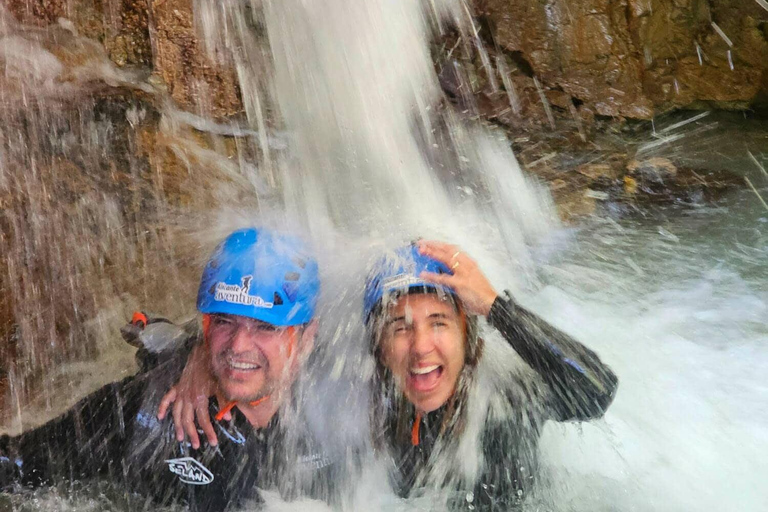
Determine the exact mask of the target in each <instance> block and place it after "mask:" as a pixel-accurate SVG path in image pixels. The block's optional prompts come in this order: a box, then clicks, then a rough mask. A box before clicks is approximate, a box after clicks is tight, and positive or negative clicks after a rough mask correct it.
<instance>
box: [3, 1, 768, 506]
mask: <svg viewBox="0 0 768 512" xmlns="http://www.w3.org/2000/svg"><path fill="white" fill-rule="evenodd" d="M195 13H196V23H197V28H198V31H199V33H200V34H201V37H202V38H203V40H204V41H205V43H206V48H207V51H209V52H210V54H211V55H212V56H214V57H217V56H225V58H226V59H227V60H229V61H231V62H233V63H234V65H235V69H236V72H237V77H238V82H239V84H240V88H241V91H242V96H243V102H244V106H245V111H246V119H245V120H244V121H243V123H241V124H219V123H216V122H214V121H213V120H212V119H208V118H207V117H206V115H205V112H203V115H202V116H197V115H192V114H189V113H183V112H180V111H179V110H177V109H175V108H174V107H173V106H171V103H169V102H168V101H167V100H166V99H165V98H164V96H163V92H162V91H160V90H157V89H156V88H155V87H154V86H153V85H152V82H151V81H150V80H147V79H146V77H143V76H140V75H131V74H127V73H125V72H122V71H120V70H117V69H116V68H114V66H113V65H112V64H111V63H110V62H109V60H108V59H107V58H106V56H105V55H104V53H103V51H102V50H99V49H98V45H96V46H94V45H93V44H92V42H90V41H89V40H87V39H85V38H82V37H80V36H78V35H77V34H74V33H72V32H71V30H70V29H69V28H68V27H67V26H66V23H63V24H62V25H61V26H55V27H49V28H48V29H30V28H28V27H22V26H19V25H16V24H15V23H14V22H13V21H12V20H11V19H10V18H9V17H8V16H7V15H4V16H3V19H2V30H3V32H2V34H1V35H2V39H0V56H1V57H2V59H3V61H4V62H5V68H6V76H5V80H6V82H4V83H3V88H2V94H3V97H2V99H1V101H2V111H0V115H2V116H3V119H2V123H0V141H2V154H0V202H3V206H4V210H3V213H2V215H0V227H2V229H3V233H4V237H3V238H2V239H0V248H1V249H2V251H3V255H4V256H5V263H6V265H7V266H8V268H7V272H6V273H5V274H4V275H8V276H11V277H12V279H11V280H10V282H7V283H6V282H2V281H0V286H1V287H2V289H3V291H4V293H3V295H4V297H11V298H12V300H11V301H10V302H9V303H8V304H6V303H4V302H0V306H2V308H7V309H8V310H10V311H11V312H12V314H13V317H14V318H15V324H14V328H13V329H14V330H13V333H12V334H11V335H10V339H12V340H14V343H13V351H12V353H11V354H8V355H7V356H4V357H13V359H14V361H15V364H14V365H13V366H12V367H10V370H9V371H10V374H9V375H8V376H7V377H6V380H7V382H8V393H9V396H10V397H11V398H10V402H9V403H10V404H11V405H10V406H8V407H7V408H6V411H5V413H6V415H7V416H8V417H9V418H8V426H9V427H10V428H11V429H15V430H18V429H20V428H23V427H28V426H29V425H30V424H34V421H35V419H33V418H32V417H31V416H35V415H36V416H38V418H36V419H37V421H40V418H41V417H44V416H46V415H47V416H51V415H53V414H55V413H56V412H58V411H60V410H61V408H62V407H63V406H65V405H66V404H67V403H71V401H72V399H75V398H77V397H78V396H82V395H83V394H84V393H85V392H86V390H87V389H93V388H95V387H97V386H99V385H100V384H102V383H103V382H106V381H107V380H109V379H113V378H114V377H115V376H116V375H127V374H129V373H130V372H131V371H132V366H131V363H130V357H131V354H130V351H129V350H127V347H125V346H123V345H122V344H121V343H120V342H118V341H115V340H116V339H117V338H118V335H117V333H116V330H115V328H116V327H117V326H118V325H119V323H120V322H121V321H122V320H123V319H124V317H125V315H126V312H127V311H130V309H131V308H136V307H144V308H148V309H152V310H155V311H159V312H163V313H165V314H167V315H168V316H171V317H173V318H176V319H179V320H181V319H183V318H185V317H188V316H190V315H191V314H192V304H193V296H192V293H193V292H194V288H195V281H196V279H197V272H198V271H199V268H200V261H201V258H202V257H204V254H205V253H207V251H208V250H209V249H210V247H211V244H212V243H213V241H214V240H215V239H216V238H218V237H220V236H221V234H223V233H225V232H226V231H227V230H228V229H230V228H232V227H234V226H238V225H242V224H247V223H254V222H259V223H267V224H273V225H280V226H286V225H288V226H291V227H292V228H294V229H297V230H300V231H302V232H304V233H305V234H306V235H307V236H308V237H309V238H310V239H311V240H312V241H313V242H314V243H315V246H316V248H317V253H318V255H319V259H320V262H321V265H322V268H323V269H324V271H323V272H324V283H325V285H324V297H323V306H322V318H323V319H324V320H323V327H322V332H321V334H320V341H321V343H319V345H324V347H320V352H319V355H318V358H317V364H316V366H315V368H314V369H313V372H314V373H313V375H312V379H310V381H311V384H312V387H310V388H309V389H308V390H306V392H307V393H317V394H319V395H321V396H323V397H324V398H325V401H323V400H318V401H317V402H316V403H314V404H310V406H308V408H309V411H308V415H309V416H310V417H311V418H314V423H315V425H314V427H315V428H316V429H317V430H318V431H319V432H320V434H321V435H326V436H327V437H328V441H329V443H330V442H332V439H331V438H332V437H333V438H335V440H336V441H335V442H336V443H339V444H344V443H345V442H347V441H348V440H349V439H360V438H362V437H364V436H365V431H366V425H365V423H364V421H362V420H360V419H359V418H360V417H361V416H365V415H364V414H360V412H359V411H360V408H361V407H364V396H362V395H361V394H360V393H359V389H361V386H360V383H364V382H365V379H366V377H367V373H366V372H369V371H370V361H367V359H366V357H365V351H364V350H363V347H362V346H361V345H362V344H361V343H359V341H360V339H361V338H362V326H361V325H360V320H359V304H360V294H361V291H360V290H359V288H360V286H359V284H360V283H362V282H363V276H364V268H365V266H366V265H367V264H368V263H369V262H370V258H371V257H372V256H373V255H375V254H377V253H378V251H380V250H381V249H382V248H383V247H387V246H391V245H392V244H396V243H402V242H403V241H405V240H409V239H413V238H415V237H418V236H427V237H438V238H442V239H446V240H450V241H455V242H458V243H461V244H462V246H463V247H464V248H465V249H466V250H467V251H468V252H470V253H471V254H473V255H474V256H475V257H476V258H477V259H478V260H479V262H480V263H481V265H482V266H483V268H484V269H485V270H486V271H487V273H488V274H489V275H490V276H491V277H492V278H493V280H494V282H495V283H497V285H498V287H499V288H510V289H511V290H512V291H513V292H514V293H515V294H516V295H517V296H518V297H519V298H520V300H521V302H523V303H525V304H526V305H529V306H530V307H532V308H533V309H534V310H535V311H537V312H539V313H541V314H542V315H543V316H544V317H545V318H547V319H548V320H550V321H552V322H553V323H555V324H556V325H558V326H560V327H562V328H564V329H565V330H567V331H568V332H571V333H573V334H575V335H576V336H577V337H578V338H579V339H581V340H583V341H584V342H585V343H586V344H587V345H589V346H590V347H591V348H593V349H595V350H596V351H597V352H598V353H599V354H600V355H601V357H602V358H603V359H604V360H605V361H606V362H608V363H609V364H610V365H611V366H612V367H614V369H615V370H616V372H617V373H618V375H619V377H620V379H621V385H620V390H619V394H618V396H617V398H616V402H615V404H614V405H613V407H612V408H611V409H610V410H609V412H608V414H607V415H606V417H605V419H604V420H600V421H597V422H592V423H589V424H585V425H582V426H577V425H550V426H548V428H547V429H546V431H545V433H544V437H543V440H542V446H541V450H542V455H543V457H544V461H545V468H544V474H543V475H542V476H543V478H542V482H541V487H542V490H541V491H540V493H539V494H540V497H539V498H538V499H539V500H540V502H537V503H534V504H532V505H531V508H532V509H533V510H536V509H537V507H543V508H544V509H546V510H563V511H565V510H569V511H570V510H576V511H582V510H583V511H587V510H590V511H591V510H606V511H608V510H622V511H624V510H653V511H666V510H713V511H714V510H716V511H720V510H761V509H763V508H764V507H765V505H766V504H768V494H767V493H766V491H765V490H764V489H765V487H764V484H763V482H764V479H765V476H767V475H768V467H766V464H765V463H764V462H763V461H761V460H759V458H758V457H756V456H755V454H758V453H765V452H766V451H768V437H767V436H766V435H765V431H764V429H763V427H762V425H763V424H764V423H765V421H768V416H767V414H768V412H767V411H768V396H767V393H766V388H765V386H764V385H762V384H761V379H762V375H764V372H765V370H766V369H768V353H766V350H765V346H766V344H765V342H766V341H768V332H767V331H766V327H765V326H766V318H768V291H767V290H766V287H765V279H764V276H765V275H766V263H765V262H766V258H765V256H766V251H768V241H767V239H766V236H765V234H764V231H765V225H766V222H768V215H767V214H766V212H764V211H762V210H760V207H759V204H758V203H756V201H755V199H754V196H753V195H750V194H752V192H751V191H747V192H745V193H738V194H735V195H734V196H732V197H729V198H728V199H727V200H726V201H725V202H724V203H723V204H719V205H717V206H715V207H704V208H693V209H692V210H691V211H690V212H688V213H685V214H681V213H670V214H667V213H664V214H662V215H661V216H660V217H653V218H647V219H640V220H637V219H634V220H632V219H627V220H619V221H616V220H612V219H595V220H593V221H592V222H589V223H587V224H586V225H584V226H582V227H580V228H571V229H566V228H562V227H560V226H559V225H558V223H557V222H556V221H555V220H554V216H553V213H552V206H551V201H550V199H549V198H548V196H547V194H546V193H545V192H543V189H542V187H541V186H539V185H538V184H537V183H535V181H534V180H531V179H530V178H528V177H526V176H525V175H523V174H522V172H521V171H520V168H519V166H518V165H517V163H516V160H515V158H514V155H513V154H512V153H511V151H510V149H509V144H508V141H506V140H505V138H504V136H503V134H500V133H497V132H495V131H493V130H490V129H488V128H487V127H485V126H481V125H478V124H476V123H474V122H472V121H470V120H468V119H465V118H464V117H463V116H462V115H461V113H458V112H455V111H453V109H452V107H451V106H450V105H449V104H448V103H447V102H446V100H445V98H444V97H443V94H442V92H441V90H440V88H439V86H438V83H437V77H436V75H435V72H434V69H433V64H432V58H431V56H430V54H429V46H428V44H429V41H430V40H431V38H433V37H435V36H436V35H437V34H438V33H439V32H440V30H444V29H445V27H448V26H451V27H455V28H456V30H458V31H459V33H461V34H462V35H463V38H464V44H467V45H477V44H480V43H479V41H478V38H477V37H476V28H475V27H474V26H473V25H472V23H471V20H470V19H469V18H468V17H467V11H466V9H465V8H464V6H463V5H461V4H460V3H459V2H458V0H456V1H453V0H437V1H432V2H426V1H425V2H421V1H416V0H402V1H398V2H390V1H385V0H368V1H365V2H362V1H342V0H325V1H321V2H305V1H299V0H283V1H264V2H259V1H256V0H253V1H250V2H246V1H232V0H224V1H221V2H207V1H204V0H198V1H197V2H196V5H195ZM713 27H714V28H715V29H718V28H719V27H717V26H716V25H714V23H713ZM56 47H67V48H74V47H77V48H80V49H81V51H82V52H83V53H82V56H83V57H85V58H83V59H78V60H76V62H78V63H84V64H82V65H80V67H76V68H75V69H76V70H77V71H78V72H77V73H72V74H71V77H70V78H63V75H64V74H66V72H67V71H68V70H71V68H72V66H73V65H72V64H71V61H67V60H66V59H65V57H64V56H63V55H61V54H58V55H57V54H56V53H55V51H54V49H55V48H56ZM480 50H482V49H480ZM480 54H481V55H483V54H484V53H483V51H481V52H480ZM104 90H108V91H110V93H112V94H115V95H118V94H127V95H130V96H131V97H132V98H139V99H135V100H132V103H131V105H130V106H129V107H128V108H126V107H125V105H124V103H120V102H118V101H110V100H109V96H108V95H107V96H106V99H104V96H103V91H104ZM96 93H99V94H101V96H97V95H96ZM96 97H99V98H101V99H98V100H97V99H94V98H96ZM73 98H75V99H76V101H78V102H81V104H80V105H78V107H77V108H74V109H73V108H71V105H69V104H68V103H69V102H71V101H72V99H73ZM158 105H159V106H158ZM153 115H157V116H158V117H159V119H149V117H151V116H153ZM148 116H149V117H148ZM120 118H125V119H126V120H127V122H128V126H129V128H126V126H125V123H123V124H120V123H116V122H115V119H120ZM152 123H156V124H154V125H153V124H152ZM150 126H157V130H156V131H152V129H151V128H150ZM681 126H682V125H681ZM662 132H663V129H662ZM663 133H664V134H665V139H664V143H663V144H657V143H656V142H657V141H654V142H649V143H647V145H646V146H645V147H644V151H645V152H653V153H654V155H657V154H662V155H663V154H664V153H663V151H680V152H681V153H682V154H685V151H686V149H685V148H682V149H681V146H680V144H681V143H683V142H685V141H686V140H690V139H687V138H686V134H685V133H683V132H680V131H675V129H671V128H670V130H669V132H668V133H667V132H663ZM688 133H689V134H690V132H688ZM717 140H718V141H719V143H721V144H722V143H723V141H724V140H725V139H724V138H721V139H717ZM763 142H764V141H763ZM710 149H711V148H709V147H708V148H707V151H709V150H710ZM747 149H752V151H753V153H755V154H756V155H759V156H758V158H759V159H761V160H760V161H761V162H764V161H765V158H764V153H765V151H766V145H760V143H759V141H757V139H756V142H755V144H754V145H752V146H750V147H745V148H744V151H746V150H747ZM659 152H662V153H659ZM707 154H709V153H707ZM744 154H746V152H744ZM137 155H139V156H137ZM62 162H71V163H72V165H73V166H75V167H76V168H77V172H74V171H73V172H72V173H71V175H72V176H78V180H81V181H73V180H71V179H69V176H70V175H67V178H68V179H64V177H63V176H62V175H61V173H60V172H59V171H58V169H61V168H62V167H61V163H62ZM171 162H172V163H173V166H175V167H173V169H175V171H174V172H170V173H169V172H167V170H168V168H169V167H170V166H171ZM740 165H742V166H743V170H742V171H741V172H747V171H746V169H749V167H748V165H751V164H748V163H745V162H742V163H741V164H740ZM161 171H165V172H161ZM750 172H752V173H754V174H753V175H752V178H753V181H754V183H756V189H757V190H758V191H759V192H761V193H763V194H765V190H766V186H767V185H768V183H767V182H766V181H765V178H764V177H763V176H762V175H760V174H757V173H756V171H754V170H752V171H750ZM80 177H81V178H80ZM126 189H128V190H130V191H131V193H130V194H125V193H124V190H126ZM6 201H7V203H6ZM756 205H757V206H756ZM201 226H206V227H205V228H201ZM207 226H210V227H207ZM5 233H7V235H5ZM0 327H2V326H0ZM0 334H2V333H1V332H0ZM491 343H492V347H495V348H492V350H498V351H500V352H499V353H501V352H503V346H502V344H501V342H499V340H495V341H494V340H493V339H492V340H491ZM494 343H495V345H494ZM494 353H495V352H494ZM62 355H66V357H65V358H62ZM501 356H503V357H504V358H506V357H507V356H509V354H507V353H505V354H501ZM504 360H505V361H506V360H507V359H504ZM65 361H66V363H67V364H63V362H65ZM511 361H512V364H516V363H515V361H514V358H511ZM94 369H99V370H100V373H96V374H94V375H90V374H89V372H92V371H93V370H94ZM32 375H35V376H37V377H36V378H34V379H33V378H30V376H32ZM41 375H42V376H43V377H40V376H41ZM62 383H63V384H65V385H67V386H69V390H68V391H67V393H66V395H68V400H60V398H61V396H62V393H61V391H60V389H59V388H60V387H61V385H62ZM326 402H327V403H326ZM41 411H42V413H41ZM339 418H343V419H344V421H339ZM339 424H341V425H342V426H341V427H340V426H339ZM331 434H333V436H331ZM470 462H471V461H470ZM379 470H380V469H379V468H371V470H370V472H369V473H368V474H366V475H365V476H364V477H363V478H362V479H361V480H360V481H358V482H357V483H356V484H355V488H353V489H350V495H352V496H353V498H352V503H353V506H352V507H351V509H355V510H358V509H370V510H376V509H380V510H393V509H402V508H406V509H407V508H411V509H416V510H422V509H424V510H428V509H430V505H429V504H424V503H423V502H418V501H417V502H414V503H401V502H400V501H399V500H396V499H395V498H394V497H393V495H392V494H391V492H389V491H387V490H386V489H384V488H383V487H385V486H382V481H383V480H384V479H385V478H384V479H383V478H381V475H380V474H379V473H377V471H379ZM51 494H52V495H53V496H51ZM39 497H40V498H41V499H42V503H44V504H45V505H41V507H46V506H48V507H49V508H51V507H53V508H66V507H68V506H69V505H67V504H65V503H64V502H63V501H59V500H62V498H61V497H60V496H58V495H57V494H56V492H54V491H45V492H43V493H42V494H41V495H40V496H39ZM267 497H268V500H267V501H268V503H269V509H270V510H287V509H289V508H291V507H298V508H299V509H300V510H304V511H309V510H315V509H317V508H319V507H320V505H318V504H314V503H306V502H301V503H299V504H285V503H282V502H281V501H280V500H279V499H278V498H277V497H273V496H271V495H268V496H267ZM73 500H74V502H75V504H77V505H78V506H82V507H83V508H86V507H90V508H91V509H98V508H99V507H100V505H99V503H100V502H99V500H98V499H97V500H95V504H94V499H93V498H92V497H85V498H80V497H76V498H73ZM110 506H111V505H110ZM115 506H118V505H115ZM291 509H293V508H291Z"/></svg>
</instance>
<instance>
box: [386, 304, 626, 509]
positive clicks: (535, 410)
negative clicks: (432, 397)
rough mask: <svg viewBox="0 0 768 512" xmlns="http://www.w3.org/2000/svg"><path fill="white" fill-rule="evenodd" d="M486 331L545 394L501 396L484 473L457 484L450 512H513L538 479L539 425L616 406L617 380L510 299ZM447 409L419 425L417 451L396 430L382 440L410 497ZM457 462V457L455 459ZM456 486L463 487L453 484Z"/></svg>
mask: <svg viewBox="0 0 768 512" xmlns="http://www.w3.org/2000/svg"><path fill="white" fill-rule="evenodd" d="M488 323H489V324H490V325H492V326H493V327H494V328H496V329H497V330H498V331H499V332H500V333H501V334H502V335H503V336H504V338H505V339H506V340H507V342H508V343H509V344H510V345H511V346H512V347H513V348H514V349H515V351H516V352H517V353H518V354H519V355H520V357H521V358H522V359H523V360H524V361H525V362H526V363H527V364H528V365H529V366H530V367H531V368H532V369H533V370H534V371H535V372H536V373H538V375H539V377H540V378H541V379H542V380H543V382H544V384H545V386H543V389H540V388H537V387H535V386H531V385H530V384H529V385H525V384H522V383H521V385H520V387H519V388H517V389H515V388H514V387H510V388H509V389H507V390H504V391H502V392H501V393H500V396H501V397H502V399H503V401H505V402H506V405H507V411H509V412H508V414H506V415H493V414H488V411H485V412H486V416H484V417H485V418H486V419H485V422H484V424H483V428H482V434H481V437H480V444H481V446H482V461H483V464H482V467H481V469H480V473H479V475H478V477H477V478H476V480H475V481H474V482H471V483H469V484H467V483H461V482H458V483H456V485H455V490H456V493H455V495H454V496H453V498H452V499H451V500H450V502H451V506H450V508H451V509H454V510H510V509H516V508H515V507H517V506H519V505H520V504H521V503H522V502H523V500H524V499H525V497H526V495H527V494H528V491H529V490H530V486H531V483H532V481H533V479H534V478H535V475H536V472H537V453H536V452H537V446H538V439H539V435H540V432H541V428H542V426H543V423H544V422H545V421H547V420H555V421H584V420H589V419H593V418H599V417H600V416H602V415H603V413H604V412H605V410H606V409H607V407H608V406H609V405H610V403H611V401H612V400H613V397H614V394H615V392H616V388H617V385H618V379H617V377H616V376H615V375H614V374H613V372H611V370H610V368H608V366H606V365H605V364H603V363H602V362H601V361H600V359H599V358H598V357H597V355H596V354H595V353H594V352H592V351H591V350H589V349H588V348H586V347H585V346H584V345H582V344H581V343H579V342H578V341H576V340H575V339H573V338H572V337H570V336H568V335H567V334H565V333H563V332H562V331H559V330H558V329H556V328H554V327H552V326H551V325H549V324H548V323H546V322H545V321H543V320H542V319H541V318H539V317H538V316H536V315H534V314H533V313H531V312H529V311H527V310H526V309H524V308H522V307H520V306H518V305H517V304H515V302H514V301H513V300H512V298H511V297H510V296H509V295H508V294H507V296H506V297H501V296H499V297H498V298H497V299H496V301H495V302H494V303H493V306H492V307H491V311H490V313H489V315H488ZM445 414H446V411H445V406H443V407H442V408H440V409H437V410H435V411H433V412H430V413H429V414H426V415H423V416H422V417H421V423H420V428H419V443H418V445H416V446H413V444H412V442H410V440H405V439H403V438H402V437H400V438H397V436H396V434H395V430H396V428H395V426H394V425H390V428H389V429H388V432H386V433H385V435H386V437H387V439H388V443H389V446H390V448H391V449H392V453H393V457H394V459H395V460H394V462H395V464H396V471H395V473H396V476H395V487H396V490H397V492H398V494H400V495H401V496H403V497H409V496H410V497H413V496H414V495H418V494H419V493H420V492H421V489H419V488H418V485H419V482H420V478H424V476H425V473H424V470H425V469H426V468H429V467H431V465H432V464H444V462H442V461H441V462H438V461H436V460H434V459H431V457H432V456H433V452H435V451H437V450H436V448H437V447H438V446H440V445H441V443H444V442H445V440H441V434H440V430H441V425H442V424H443V417H444V415H445ZM456 458H460V457H456ZM458 480H460V479H458Z"/></svg>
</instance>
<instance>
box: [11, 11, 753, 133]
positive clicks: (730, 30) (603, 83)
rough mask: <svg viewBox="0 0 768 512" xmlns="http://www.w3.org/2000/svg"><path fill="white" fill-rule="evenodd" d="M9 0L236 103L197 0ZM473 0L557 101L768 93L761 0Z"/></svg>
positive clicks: (177, 95) (212, 99)
mask: <svg viewBox="0 0 768 512" xmlns="http://www.w3.org/2000/svg"><path fill="white" fill-rule="evenodd" d="M7 2H8V4H7V5H8V8H9V9H10V11H11V12H12V13H13V14H14V15H15V16H16V17H17V19H18V20H19V21H21V22H23V23H34V24H37V25H41V26H42V25H46V24H51V23H55V22H56V20H57V19H59V18H66V19H68V20H70V21H71V22H72V23H73V25H74V27H75V28H76V29H77V31H78V32H79V33H80V34H81V35H83V36H85V37H88V38H90V39H95V40H97V41H99V42H101V43H102V44H103V45H104V47H105V49H106V51H107V53H108V55H109V57H110V59H111V60H112V61H113V62H115V63H116V64H117V65H118V66H136V65H138V66H147V67H149V68H150V69H151V71H152V72H153V74H154V78H155V80H156V82H157V83H159V84H162V85H164V86H165V87H166V88H167V90H168V92H169V94H170V96H171V97H172V98H173V100H174V101H175V102H176V103H177V104H178V105H179V106H181V107H182V108H185V109H187V110H190V111H193V112H196V113H205V114H209V115H214V116H216V117H222V116H229V115H233V114H237V113H239V112H241V111H242V108H243V107H242V102H241V99H240V91H239V90H238V84H237V79H236V73H235V71H234V70H233V66H232V65H231V62H227V61H226V59H223V58H221V56H217V57H216V58H212V57H211V56H210V55H208V54H207V53H206V52H205V49H204V48H203V45H202V43H201V41H200V38H199V34H198V32H197V31H196V30H195V23H194V13H193V0H121V1H118V2H102V1H100V0H77V1H64V0H7ZM473 3H474V7H475V11H476V14H477V17H478V22H479V24H480V26H481V30H480V35H481V37H482V38H484V40H485V42H486V44H487V45H488V47H489V48H490V49H494V48H498V50H500V51H501V52H502V53H504V54H505V55H506V58H507V59H509V60H510V61H511V62H512V68H513V69H512V71H513V72H514V71H515V69H518V70H519V71H521V72H522V73H523V74H528V75H531V76H535V77H537V79H538V80H539V82H540V85H541V87H542V88H543V89H544V91H545V93H546V94H547V96H548V97H550V99H554V103H555V104H557V102H558V100H560V102H561V103H562V102H563V101H566V100H567V101H569V102H573V104H574V106H575V107H579V108H580V109H581V110H583V111H585V115H586V116H590V115H592V114H597V115H601V116H610V117H625V118H637V119H649V118H651V117H652V116H653V115H655V114H658V113H661V112H665V111H668V110H671V109H675V108H683V107H685V108H723V109H745V108H749V107H750V106H752V105H754V104H756V103H760V104H764V105H766V104H768V11H766V10H765V9H764V8H763V7H761V4H759V3H758V2H757V1H752V0H620V1H616V0H584V1H579V2H573V1H569V0H474V2H473ZM716 27H717V28H716ZM531 76H529V77H528V78H531ZM513 78H514V77H513ZM502 88H503V86H502ZM522 89H524V90H525V89H527V88H526V87H522ZM533 96H534V97H535V96H536V94H534V95H533Z"/></svg>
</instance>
